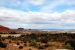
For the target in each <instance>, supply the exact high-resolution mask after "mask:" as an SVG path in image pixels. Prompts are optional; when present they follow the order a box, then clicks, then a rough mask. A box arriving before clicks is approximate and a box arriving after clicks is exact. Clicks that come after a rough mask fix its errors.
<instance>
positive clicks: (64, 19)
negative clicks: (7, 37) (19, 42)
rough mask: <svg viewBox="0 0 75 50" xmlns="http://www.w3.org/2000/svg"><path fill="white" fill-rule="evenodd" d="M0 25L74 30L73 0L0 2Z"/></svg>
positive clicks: (74, 5)
mask: <svg viewBox="0 0 75 50" xmlns="http://www.w3.org/2000/svg"><path fill="white" fill-rule="evenodd" d="M0 25H4V26H7V27H10V28H18V27H23V28H27V29H28V28H31V29H75V0H0Z"/></svg>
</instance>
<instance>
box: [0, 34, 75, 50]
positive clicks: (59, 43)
mask: <svg viewBox="0 0 75 50" xmlns="http://www.w3.org/2000/svg"><path fill="white" fill-rule="evenodd" d="M1 34H2V33H1ZM11 34H16V33H11ZM41 49H42V50H54V49H75V34H71V33H59V34H57V33H55V34H51V33H44V34H43V33H42V34H41V33H38V34H36V33H32V34H25V35H24V34H21V36H19V37H15V36H7V37H1V35H0V50H41Z"/></svg>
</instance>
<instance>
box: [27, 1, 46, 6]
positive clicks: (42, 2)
mask: <svg viewBox="0 0 75 50" xmlns="http://www.w3.org/2000/svg"><path fill="white" fill-rule="evenodd" d="M28 1H29V3H30V4H32V5H42V4H44V2H45V0H28Z"/></svg>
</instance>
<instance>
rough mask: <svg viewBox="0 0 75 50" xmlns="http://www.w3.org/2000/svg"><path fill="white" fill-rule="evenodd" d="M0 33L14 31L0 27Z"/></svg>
mask: <svg viewBox="0 0 75 50" xmlns="http://www.w3.org/2000/svg"><path fill="white" fill-rule="evenodd" d="M0 32H14V30H12V29H10V28H8V27H5V26H2V25H0Z"/></svg>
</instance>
